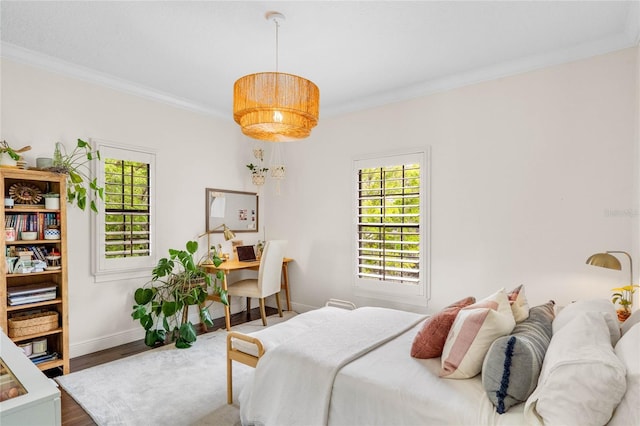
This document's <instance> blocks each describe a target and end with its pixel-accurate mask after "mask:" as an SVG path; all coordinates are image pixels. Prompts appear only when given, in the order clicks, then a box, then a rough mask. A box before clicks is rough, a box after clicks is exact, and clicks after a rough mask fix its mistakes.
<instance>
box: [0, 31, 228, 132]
mask: <svg viewBox="0 0 640 426" xmlns="http://www.w3.org/2000/svg"><path fill="white" fill-rule="evenodd" d="M0 56H1V57H3V58H7V59H10V60H13V61H16V62H20V63H23V64H26V65H31V66H33V67H36V68H40V69H43V70H45V71H50V72H53V73H56V74H60V75H63V76H66V77H72V78H76V79H78V80H82V81H85V82H88V83H94V84H97V85H100V86H104V87H107V88H110V89H114V90H117V91H120V92H124V93H128V94H130V95H135V96H139V97H142V98H145V99H148V100H151V101H156V102H160V103H164V104H167V105H170V106H173V107H176V108H181V109H185V110H188V111H192V112H196V113H199V114H204V115H212V116H216V117H219V118H224V119H226V120H229V115H228V114H223V113H220V112H219V111H216V110H213V109H211V108H208V107H206V106H204V105H200V104H197V103H194V102H191V101H189V100H187V99H182V98H178V97H175V96H173V95H170V94H168V93H165V92H162V91H159V90H155V89H151V88H149V87H146V86H144V85H140V84H136V83H132V82H130V81H127V80H123V79H119V78H116V77H113V76H110V75H108V74H105V73H102V72H100V71H96V70H94V69H91V68H87V67H83V66H80V65H75V64H72V63H70V62H66V61H63V60H61V59H58V58H54V57H52V56H48V55H44V54H42V53H38V52H35V51H33V50H29V49H25V48H23V47H20V46H16V45H14V44H11V43H7V42H2V44H1V45H0Z"/></svg>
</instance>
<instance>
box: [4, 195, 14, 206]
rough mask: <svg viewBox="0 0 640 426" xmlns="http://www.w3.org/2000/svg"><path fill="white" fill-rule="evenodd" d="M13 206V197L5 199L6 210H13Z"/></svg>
mask: <svg viewBox="0 0 640 426" xmlns="http://www.w3.org/2000/svg"><path fill="white" fill-rule="evenodd" d="M13 205H14V201H13V198H11V197H6V198H5V199H4V208H5V209H12V208H13Z"/></svg>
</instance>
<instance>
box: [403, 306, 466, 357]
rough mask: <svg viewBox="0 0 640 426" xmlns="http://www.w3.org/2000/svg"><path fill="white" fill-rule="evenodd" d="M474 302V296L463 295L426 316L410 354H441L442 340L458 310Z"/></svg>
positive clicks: (427, 355)
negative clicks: (461, 297)
mask: <svg viewBox="0 0 640 426" xmlns="http://www.w3.org/2000/svg"><path fill="white" fill-rule="evenodd" d="M475 302H476V298H475V297H465V298H464V299H461V300H458V301H457V302H455V303H452V304H451V305H449V306H447V307H446V308H444V309H443V310H441V311H440V312H438V313H437V314H434V315H433V316H431V317H429V318H427V320H425V322H424V324H423V326H422V328H421V329H420V331H419V332H418V334H416V337H415V338H414V339H413V345H411V356H412V357H414V358H422V359H425V358H437V357H439V356H440V355H442V348H444V342H445V341H446V340H447V336H448V335H449V329H450V328H451V326H452V325H453V321H454V320H455V319H456V315H458V311H460V309H462V308H464V307H465V306H469V305H471V304H473V303H475Z"/></svg>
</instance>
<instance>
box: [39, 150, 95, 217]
mask: <svg viewBox="0 0 640 426" xmlns="http://www.w3.org/2000/svg"><path fill="white" fill-rule="evenodd" d="M93 160H97V161H100V151H98V150H93V148H92V147H91V145H89V143H88V142H85V141H83V140H82V139H78V142H77V144H76V146H75V148H73V151H71V152H70V153H67V150H66V149H65V147H64V145H62V143H60V142H56V148H55V151H54V153H53V166H52V167H51V168H50V169H49V170H50V171H53V172H56V173H64V174H66V175H67V202H68V203H70V204H74V203H75V204H76V205H77V206H78V207H80V209H82V210H84V209H85V207H86V206H87V194H88V192H89V191H91V192H92V193H93V199H92V200H91V202H90V204H89V205H90V206H91V210H93V211H94V212H96V213H98V207H97V205H96V199H97V198H100V199H101V200H104V188H102V187H99V186H98V183H97V182H98V179H97V178H96V177H92V175H93V171H92V169H91V162H92V161H93Z"/></svg>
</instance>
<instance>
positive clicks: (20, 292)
mask: <svg viewBox="0 0 640 426" xmlns="http://www.w3.org/2000/svg"><path fill="white" fill-rule="evenodd" d="M57 289H58V284H56V283H53V282H44V283H33V284H25V285H18V286H12V287H7V295H8V296H10V297H12V296H31V295H34V294H38V293H46V292H50V291H52V290H53V291H56V290H57Z"/></svg>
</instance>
